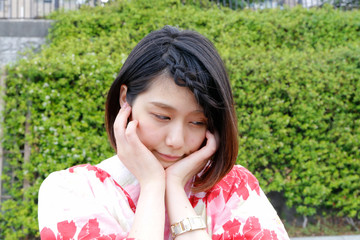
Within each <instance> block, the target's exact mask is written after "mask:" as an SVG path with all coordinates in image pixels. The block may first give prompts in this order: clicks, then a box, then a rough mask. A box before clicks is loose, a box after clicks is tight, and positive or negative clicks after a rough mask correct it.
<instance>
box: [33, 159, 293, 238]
mask: <svg viewBox="0 0 360 240" xmlns="http://www.w3.org/2000/svg"><path fill="white" fill-rule="evenodd" d="M114 160H118V159H114ZM103 167H104V166H103ZM111 167H112V165H111V166H109V168H103V169H102V168H100V167H97V166H91V165H89V164H85V165H80V166H75V167H72V168H70V169H68V171H62V172H61V174H54V175H52V178H51V180H50V183H49V182H47V183H46V187H44V189H45V190H43V193H42V198H43V200H42V202H48V203H49V202H51V203H52V204H48V205H46V207H44V209H42V210H41V211H40V209H41V205H40V204H39V224H40V227H41V229H42V230H41V233H40V236H41V239H42V240H60V239H61V240H72V239H81V240H88V239H101V240H105V239H109V240H113V239H114V240H115V239H117V240H119V239H127V240H130V239H131V238H127V235H128V232H129V230H130V228H131V224H132V222H131V221H133V217H134V213H135V210H136V205H135V204H134V202H133V200H132V197H133V198H134V199H137V198H138V194H139V193H137V190H136V189H139V188H140V186H139V184H138V182H137V181H133V180H132V175H126V174H127V173H126V171H118V170H124V169H121V168H120V169H119V167H118V168H115V169H116V172H121V175H116V173H115V174H114V172H112V171H111V170H109V169H110V168H111ZM124 168H125V167H124ZM107 171H108V172H109V173H111V174H112V175H114V176H116V177H113V176H112V175H110V174H109V173H108V172H107ZM89 172H91V173H90V174H89ZM73 173H76V175H73ZM94 173H95V174H94ZM124 173H125V175H126V176H124ZM69 176H70V177H69ZM64 179H66V180H64ZM77 179H79V180H80V181H79V185H78V186H77V187H75V188H71V187H68V186H69V183H73V182H77ZM114 179H121V181H122V180H124V182H126V184H130V185H126V184H125V185H124V186H123V184H122V185H120V184H118V183H117V182H116V181H115V180H114ZM84 180H85V181H84ZM125 180H126V181H125ZM86 183H89V186H87V185H86ZM129 186H130V188H129ZM125 189H126V190H129V193H131V194H132V195H131V196H130V194H129V193H128V192H127V191H126V190H125ZM77 190H79V193H78V195H77V194H75V195H74V194H73V193H74V191H77ZM139 192H140V191H139ZM54 193H55V196H58V198H56V197H55V198H54V197H51V195H52V194H54ZM104 193H105V195H106V197H105V198H103V197H102V196H104ZM86 194H89V195H88V196H89V199H92V200H95V201H94V203H92V202H90V203H85V202H84V199H87V195H86ZM108 194H109V196H111V197H107V196H108ZM39 196H40V195H39ZM61 196H67V197H66V199H65V198H63V199H62V198H61ZM73 196H74V197H75V198H74V199H71V200H70V199H69V198H72V197H73ZM77 196H79V198H76V197H77ZM94 196H95V198H94ZM97 197H98V198H97ZM125 197H126V198H127V201H124V200H125ZM93 198H94V199H93ZM48 199H50V200H52V201H48ZM57 199H58V200H59V201H57ZM39 200H40V197H39ZM69 200H70V201H69ZM53 201H55V202H56V201H57V203H58V205H59V206H63V207H59V209H57V210H58V211H57V213H58V214H51V212H52V211H51V210H50V209H52V207H53V205H54V204H53ZM64 201H65V203H66V204H65V205H62V203H63V202H64ZM74 201H77V205H76V206H77V208H79V209H80V211H77V208H74V207H73V202H74ZM102 201H103V202H102ZM189 201H190V203H191V204H192V206H193V207H194V209H195V211H196V212H197V214H199V215H202V216H205V219H204V220H205V222H206V223H207V230H208V232H209V234H210V236H211V237H212V239H213V240H225V239H226V240H231V239H236V240H237V239H238V240H280V239H281V240H289V238H288V236H287V234H286V231H285V229H284V227H283V225H282V224H281V221H280V220H279V218H278V217H277V214H276V212H275V211H274V209H273V208H272V206H271V204H270V203H269V202H268V200H267V199H266V196H265V195H264V194H263V192H262V191H261V189H260V187H259V183H258V181H257V179H256V178H255V177H254V176H253V175H252V174H251V173H250V172H249V171H248V170H247V169H245V168H244V167H241V166H234V168H233V169H232V170H231V171H230V172H229V173H228V174H227V175H226V176H225V177H224V178H223V179H222V180H221V181H220V182H219V183H217V184H216V185H215V186H214V187H213V188H212V189H211V190H210V191H208V192H207V193H204V192H202V193H197V194H189ZM39 202H41V201H39ZM83 202H84V204H82V203H83ZM82 206H84V207H83V208H82ZM89 206H90V207H89ZM66 209H71V214H72V215H65V217H60V216H58V215H61V211H63V210H65V211H66ZM131 210H132V211H131ZM40 212H41V214H40ZM84 213H85V214H86V216H87V217H86V218H85V217H84V215H83V214H84ZM41 215H42V216H41ZM89 216H90V217H89ZM58 218H60V219H69V220H68V221H61V222H58V223H57V224H55V225H52V226H53V227H51V228H50V226H49V225H48V224H50V223H56V222H57V221H58ZM84 218H85V219H84ZM40 219H41V221H40ZM168 225H169V224H168V222H167V224H166V226H165V233H164V234H165V238H164V239H171V234H170V231H169V226H168Z"/></svg>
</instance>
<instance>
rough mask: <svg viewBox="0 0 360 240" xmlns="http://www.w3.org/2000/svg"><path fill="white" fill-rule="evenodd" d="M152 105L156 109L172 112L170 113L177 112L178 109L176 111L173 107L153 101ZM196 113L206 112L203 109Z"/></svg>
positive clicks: (197, 110)
mask: <svg viewBox="0 0 360 240" xmlns="http://www.w3.org/2000/svg"><path fill="white" fill-rule="evenodd" d="M150 104H152V105H154V106H156V107H159V108H163V109H167V110H170V111H176V109H175V108H174V107H173V106H171V105H168V104H166V103H162V102H156V101H152V102H150ZM194 112H197V113H204V111H203V110H201V109H196V110H195V111H194Z"/></svg>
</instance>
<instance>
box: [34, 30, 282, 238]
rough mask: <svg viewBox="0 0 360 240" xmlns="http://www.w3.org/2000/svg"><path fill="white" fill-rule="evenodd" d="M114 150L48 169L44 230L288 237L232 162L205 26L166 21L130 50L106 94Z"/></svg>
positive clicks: (233, 138)
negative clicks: (92, 161) (185, 27)
mask: <svg viewBox="0 0 360 240" xmlns="http://www.w3.org/2000/svg"><path fill="white" fill-rule="evenodd" d="M106 128H107V132H108V136H109V139H110V142H111V144H112V146H113V148H114V149H115V151H116V156H114V157H112V158H110V159H107V160H104V161H103V162H101V163H100V164H98V165H96V166H91V165H88V164H87V165H81V166H75V167H72V168H70V169H67V170H63V171H59V172H55V173H52V174H50V176H49V177H48V178H47V179H46V180H45V181H44V182H43V184H42V186H41V188H40V193H39V226H40V235H41V239H141V240H145V239H151V240H154V239H155V240H157V239H173V238H176V239H177V240H181V239H197V240H201V239H289V238H288V235H287V233H286V231H285V229H284V227H283V225H282V223H281V221H280V219H279V218H278V216H277V214H276V212H275V210H274V209H273V207H272V206H271V204H270V203H269V201H268V200H267V198H266V196H265V195H264V193H263V192H262V190H261V189H260V187H259V185H258V181H257V179H256V178H255V177H254V176H253V175H252V174H251V173H250V172H249V171H248V170H247V169H245V168H244V167H242V166H238V165H235V162H236V157H237V153H238V151H237V148H238V141H237V137H238V133H237V121H236V115H235V110H234V103H233V97H232V93H231V88H230V83H229V79H228V76H227V74H226V71H225V67H224V64H223V62H222V60H221V59H220V57H219V55H218V53H217V51H216V50H215V48H214V46H213V45H212V44H211V42H209V41H208V40H207V39H206V38H205V37H203V36H202V35H200V34H198V33H196V32H192V31H180V30H178V29H176V28H174V27H170V26H166V27H164V28H163V29H161V30H158V31H155V32H152V33H150V34H149V35H147V36H146V37H145V38H144V39H143V40H141V41H140V42H139V44H138V45H137V46H136V47H135V48H134V49H133V51H132V52H131V53H130V55H129V57H128V59H127V60H126V62H125V63H124V65H123V67H122V68H121V71H120V73H119V75H118V76H117V78H116V79H115V81H114V82H113V84H112V86H111V88H110V90H109V92H108V97H107V102H106Z"/></svg>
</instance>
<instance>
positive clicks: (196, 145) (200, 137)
mask: <svg viewBox="0 0 360 240" xmlns="http://www.w3.org/2000/svg"><path fill="white" fill-rule="evenodd" d="M205 133H206V130H204V131H199V132H192V133H191V135H190V138H189V140H188V146H190V152H195V151H197V150H199V149H200V148H201V147H202V145H203V143H204V141H205ZM205 143H206V142H205ZM204 145H205V144H204Z"/></svg>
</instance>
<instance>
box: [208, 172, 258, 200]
mask: <svg viewBox="0 0 360 240" xmlns="http://www.w3.org/2000/svg"><path fill="white" fill-rule="evenodd" d="M247 186H249V187H250V189H251V190H252V191H255V192H256V193H257V194H258V195H260V187H259V182H258V180H257V179H256V177H255V176H254V175H252V174H251V173H250V172H249V170H247V169H246V168H243V167H241V168H240V167H237V166H235V167H234V168H233V169H232V170H231V171H230V172H229V173H228V174H227V175H226V176H225V177H224V178H223V179H222V180H221V181H220V182H219V183H218V184H216V185H215V186H214V187H213V188H212V189H211V190H210V191H209V193H208V201H212V200H213V199H214V198H216V197H218V196H219V194H220V193H223V197H224V199H225V202H227V201H228V200H229V198H230V197H231V196H232V195H233V194H234V193H236V194H237V195H238V196H239V197H240V196H241V197H242V198H243V199H244V200H247V199H248V197H249V195H250V193H249V190H248V188H247Z"/></svg>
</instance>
